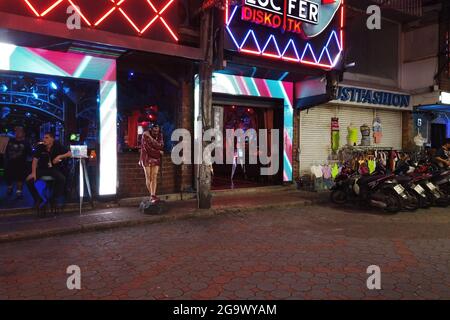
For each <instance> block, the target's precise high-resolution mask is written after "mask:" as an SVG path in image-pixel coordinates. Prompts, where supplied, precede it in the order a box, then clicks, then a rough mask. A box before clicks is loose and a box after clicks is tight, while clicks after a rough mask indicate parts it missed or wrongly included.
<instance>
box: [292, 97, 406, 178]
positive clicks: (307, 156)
mask: <svg viewBox="0 0 450 320" xmlns="http://www.w3.org/2000/svg"><path fill="white" fill-rule="evenodd" d="M376 115H378V116H379V117H380V120H381V124H382V126H383V138H382V139H381V143H380V144H377V145H375V144H373V138H372V136H371V143H372V145H373V146H377V147H392V148H394V149H396V150H400V149H401V148H402V113H401V112H400V111H391V110H375V109H369V108H358V107H347V106H338V107H337V106H336V105H323V106H319V107H315V108H312V109H310V110H309V111H302V112H301V113H300V173H301V174H304V173H309V169H310V167H311V165H312V164H314V162H324V161H325V160H327V159H329V156H330V154H331V128H330V126H331V118H332V117H334V116H337V117H338V118H339V127H340V138H341V139H340V147H343V146H344V145H346V144H347V127H348V126H349V125H350V124H351V123H353V125H354V126H356V127H357V128H359V127H360V126H361V125H363V124H367V125H369V126H370V127H371V128H372V123H373V119H374V117H375V116H376ZM371 135H372V130H371ZM359 141H361V132H360V131H359V130H358V143H359Z"/></svg>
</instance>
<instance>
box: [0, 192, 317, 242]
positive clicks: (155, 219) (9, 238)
mask: <svg viewBox="0 0 450 320" xmlns="http://www.w3.org/2000/svg"><path fill="white" fill-rule="evenodd" d="M313 204H314V201H310V200H299V201H292V202H287V203H283V204H271V205H260V206H252V207H229V208H217V209H207V210H195V211H193V212H189V213H184V214H172V215H160V216H145V218H142V219H136V220H123V221H112V222H98V223H93V224H87V225H78V226H74V227H68V228H59V229H52V230H44V231H30V232H16V233H11V234H6V235H1V236H0V244H1V243H8V242H16V241H22V240H33V239H42V238H49V237H55V236H63V235H69V234H77V233H88V232H94V231H106V230H112V229H119V228H128V227H136V226H142V225H149V224H155V223H161V222H168V221H178V220H186V219H193V218H210V217H214V216H218V215H225V214H237V213H242V214H244V213H250V212H254V211H263V210H271V209H290V208H296V207H304V206H311V205H313Z"/></svg>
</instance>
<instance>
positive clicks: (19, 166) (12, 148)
mask: <svg viewBox="0 0 450 320" xmlns="http://www.w3.org/2000/svg"><path fill="white" fill-rule="evenodd" d="M14 131H15V138H13V139H10V140H9V142H8V145H7V147H6V152H5V156H6V157H5V159H6V167H5V176H6V180H7V182H8V195H11V194H12V192H13V183H14V182H15V183H16V186H17V189H16V196H17V197H18V198H20V197H22V187H23V181H24V180H25V178H26V176H27V175H28V173H29V171H28V170H29V169H28V166H27V159H28V157H29V156H30V155H31V146H30V144H29V142H28V141H27V140H26V139H25V130H24V129H23V128H22V127H15V128H14Z"/></svg>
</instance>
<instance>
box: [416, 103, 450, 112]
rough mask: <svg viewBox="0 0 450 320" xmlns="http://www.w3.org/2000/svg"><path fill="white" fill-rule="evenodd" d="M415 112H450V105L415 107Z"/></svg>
mask: <svg viewBox="0 0 450 320" xmlns="http://www.w3.org/2000/svg"><path fill="white" fill-rule="evenodd" d="M415 110H416V111H428V112H450V104H440V103H438V104H427V105H423V106H418V107H415Z"/></svg>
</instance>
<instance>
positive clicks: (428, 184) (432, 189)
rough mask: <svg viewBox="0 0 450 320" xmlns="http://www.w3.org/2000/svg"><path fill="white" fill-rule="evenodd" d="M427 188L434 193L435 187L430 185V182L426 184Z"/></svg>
mask: <svg viewBox="0 0 450 320" xmlns="http://www.w3.org/2000/svg"><path fill="white" fill-rule="evenodd" d="M427 187H428V188H430V190H431V191H434V190H436V189H437V188H436V186H435V185H434V184H432V183H431V182H428V183H427Z"/></svg>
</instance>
